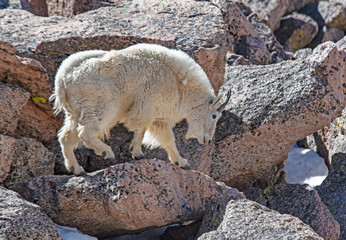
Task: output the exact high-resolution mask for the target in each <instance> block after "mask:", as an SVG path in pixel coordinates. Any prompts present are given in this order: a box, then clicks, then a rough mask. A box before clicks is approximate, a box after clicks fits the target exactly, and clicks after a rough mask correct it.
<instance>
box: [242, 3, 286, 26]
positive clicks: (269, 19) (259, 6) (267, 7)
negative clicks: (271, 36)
mask: <svg viewBox="0 0 346 240" xmlns="http://www.w3.org/2000/svg"><path fill="white" fill-rule="evenodd" d="M241 1H242V2H243V3H245V4H246V5H248V6H249V7H250V8H251V9H252V10H253V11H254V12H255V13H257V15H258V16H259V18H260V19H261V21H262V22H263V23H265V24H266V25H267V26H269V27H270V29H271V30H272V31H275V30H276V29H278V28H279V26H280V19H281V17H282V16H283V15H284V14H285V13H286V10H287V8H288V6H289V2H290V1H289V0H265V1H258V0H241Z"/></svg>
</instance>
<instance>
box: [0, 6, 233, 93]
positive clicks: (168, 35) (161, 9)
mask: <svg viewBox="0 0 346 240" xmlns="http://www.w3.org/2000/svg"><path fill="white" fill-rule="evenodd" d="M0 18H1V19H2V21H1V23H0V26H1V28H0V29H1V30H0V34H1V37H2V39H3V40H5V41H8V42H11V43H12V44H13V45H14V46H15V47H16V48H17V50H18V51H19V52H20V53H21V54H26V55H28V56H30V55H32V54H33V53H34V56H32V57H34V58H36V59H39V60H42V61H41V62H42V64H43V65H44V67H45V68H46V69H47V70H48V71H49V72H50V77H51V78H52V79H53V76H54V74H55V72H56V70H57V68H58V66H59V64H60V62H61V60H63V59H64V58H66V56H67V55H69V54H72V53H74V52H77V51H81V50H88V49H105V50H110V49H122V48H125V47H128V46H130V45H133V44H135V43H139V42H148V43H157V44H161V45H164V46H167V47H172V48H178V49H180V50H183V51H185V52H187V53H188V54H189V55H191V56H192V57H193V58H194V59H195V60H196V61H197V62H198V63H199V64H200V65H201V66H202V68H203V69H204V70H205V72H206V73H207V75H208V77H209V79H210V80H211V83H212V85H213V87H214V89H215V90H216V91H217V90H218V89H219V87H220V86H221V85H222V83H223V76H224V65H225V56H226V52H227V47H226V46H227V40H226V31H225V24H224V21H223V17H222V14H221V12H220V10H219V9H218V8H217V7H216V6H214V5H212V4H210V3H209V2H204V1H192V0H189V1H183V0H176V1H159V0H157V1H152V0H145V1H142V0H136V1H130V0H126V1H123V3H122V4H120V5H119V6H117V7H103V8H99V9H97V10H93V11H88V12H85V13H82V14H79V15H77V16H76V17H74V18H72V19H68V18H63V17H48V18H43V17H37V16H34V15H32V14H30V13H28V12H26V11H20V10H7V9H6V10H3V11H1V13H0Z"/></svg>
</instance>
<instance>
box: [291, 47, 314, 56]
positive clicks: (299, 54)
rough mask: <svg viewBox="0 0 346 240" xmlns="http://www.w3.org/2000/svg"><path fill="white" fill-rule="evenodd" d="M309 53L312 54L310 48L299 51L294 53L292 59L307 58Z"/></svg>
mask: <svg viewBox="0 0 346 240" xmlns="http://www.w3.org/2000/svg"><path fill="white" fill-rule="evenodd" d="M311 53H312V49H311V48H303V49H299V50H298V51H296V52H295V53H294V58H295V59H304V58H307V57H308V56H309V55H310V54H311Z"/></svg>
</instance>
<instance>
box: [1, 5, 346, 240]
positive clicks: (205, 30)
mask: <svg viewBox="0 0 346 240" xmlns="http://www.w3.org/2000/svg"><path fill="white" fill-rule="evenodd" d="M345 31H346V2H345V1H344V0H330V1H318V0H303V1H302V0H293V1H292V0H265V1H260V0H242V1H240V0H238V1H230V0H209V1H207V0H205V1H197V0H174V1H161V0H123V1H120V0H92V1H85V0H70V1H63V0H55V1H52V0H20V1H19V0H0V116H1V117H0V216H1V217H0V238H3V239H61V237H60V236H59V233H58V231H57V228H56V225H55V224H59V225H64V226H70V227H75V228H78V229H79V230H80V231H82V232H83V233H85V234H89V235H92V236H95V237H98V238H99V239H102V238H107V237H114V236H119V235H123V234H129V233H139V232H142V231H144V230H146V229H153V228H157V227H162V226H167V225H172V224H176V225H174V226H175V227H170V228H167V230H166V232H165V233H163V234H162V235H161V236H160V238H161V239H166V240H169V239H220V240H221V239H282V238H284V237H287V239H346V218H345V215H346V214H345V208H344V207H342V206H344V205H345V199H346V190H345V184H344V182H345V163H346V136H345V135H346V121H345V117H346V110H345V105H346V100H345V95H346V37H345ZM141 42H146V43H156V44H160V45H164V46H167V47H170V48H176V49H181V50H183V51H185V52H187V53H188V54H189V55H190V56H191V57H193V58H194V59H195V60H196V61H197V62H198V63H199V64H200V65H201V66H202V68H203V69H204V70H205V72H206V73H207V75H208V77H209V79H210V81H211V83H212V86H213V87H214V90H215V93H216V94H224V93H225V92H227V91H228V90H231V91H232V97H231V100H230V102H229V103H228V105H227V106H226V109H225V111H224V113H223V115H222V117H221V118H220V120H219V122H218V125H217V129H216V133H215V139H214V141H213V142H212V143H210V144H208V145H200V144H198V143H197V141H196V140H195V139H191V140H186V139H185V138H184V135H185V133H186V130H187V124H186V122H185V121H183V122H181V123H179V124H177V126H176V127H175V129H174V132H175V135H176V141H177V146H178V148H179V152H180V153H181V154H182V155H183V157H185V158H186V159H188V161H189V163H190V164H191V166H192V170H183V169H180V168H178V167H176V166H174V165H172V164H171V163H170V162H169V161H168V159H167V155H166V153H165V152H164V151H163V150H162V149H155V150H148V149H145V150H144V152H145V156H146V159H144V160H138V161H133V160H132V159H131V156H130V154H129V151H128V149H129V145H130V141H131V139H132V133H131V132H128V131H127V130H126V128H124V127H123V126H121V125H119V126H116V127H114V128H113V129H112V131H111V136H110V138H109V139H108V140H107V142H108V143H109V144H110V146H112V148H113V151H114V153H115V154H116V160H117V164H116V165H114V164H113V163H112V162H108V161H106V160H103V158H102V157H99V156H97V155H95V154H94V153H93V151H91V150H89V149H86V148H80V149H76V151H75V153H76V156H77V158H78V161H79V163H80V164H81V165H82V166H83V167H84V169H86V171H87V172H88V173H87V175H85V176H79V177H75V176H72V175H70V174H69V173H68V172H67V171H66V169H65V168H64V166H63V163H62V155H61V150H60V146H59V144H58V142H57V137H56V135H57V131H58V130H59V128H60V126H61V124H62V121H63V115H62V114H61V115H58V116H54V115H53V111H52V103H50V102H49V101H48V98H49V96H50V95H51V94H52V91H53V82H54V76H55V73H56V71H57V69H58V67H59V65H60V63H61V62H62V61H63V60H64V59H65V58H66V57H68V56H69V55H70V54H72V53H74V52H77V51H81V50H88V49H104V50H110V49H122V48H125V47H128V46H130V45H133V44H136V43H141ZM297 141H298V145H300V146H304V147H306V148H312V149H314V150H315V151H316V152H317V153H318V154H320V156H322V157H323V158H324V159H325V162H326V165H327V166H328V167H329V175H328V177H327V178H326V180H325V181H324V182H323V183H322V185H320V186H318V187H316V188H315V189H313V188H311V187H310V186H308V185H299V184H287V183H286V181H285V173H284V171H283V168H284V166H285V163H286V159H287V155H288V152H289V149H290V147H291V146H292V144H293V143H295V142H297Z"/></svg>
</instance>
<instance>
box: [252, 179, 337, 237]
mask: <svg viewBox="0 0 346 240" xmlns="http://www.w3.org/2000/svg"><path fill="white" fill-rule="evenodd" d="M246 195H247V197H250V199H251V200H256V201H258V202H259V203H261V204H262V205H264V206H266V207H268V208H270V209H272V210H275V211H278V212H280V213H281V214H290V215H292V216H295V217H297V218H299V219H300V220H302V221H303V222H304V223H306V224H308V225H310V226H311V227H312V229H313V230H314V231H315V232H316V233H318V234H319V235H320V236H321V237H323V239H339V237H340V225H339V223H338V222H337V221H336V220H335V219H334V218H333V216H332V214H331V213H330V212H329V210H328V208H327V207H326V206H325V205H324V203H323V202H322V201H321V199H320V197H319V195H318V193H317V191H316V190H314V189H313V188H312V187H310V186H309V185H301V184H286V185H276V186H274V187H273V188H270V189H269V190H268V189H267V190H265V191H264V193H260V194H258V195H257V196H256V195H249V194H246Z"/></svg>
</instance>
